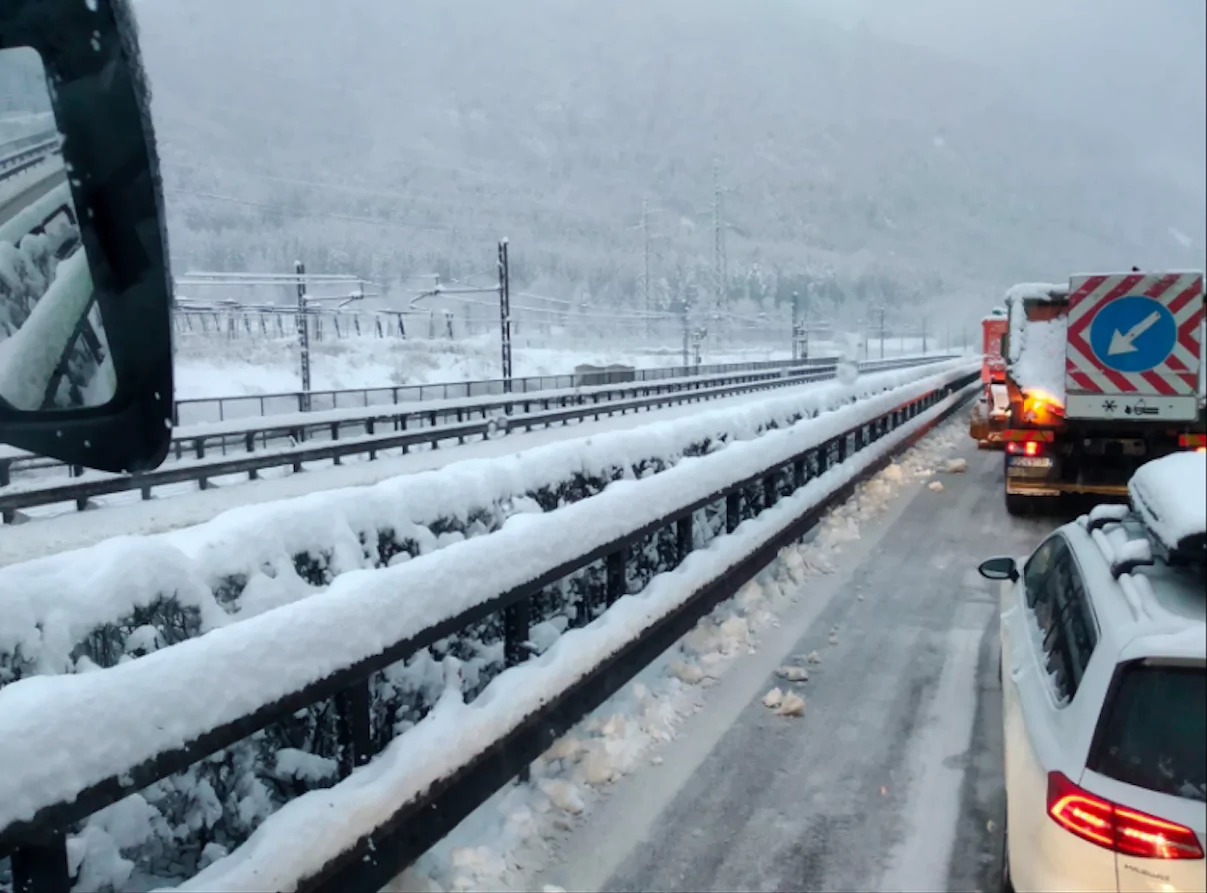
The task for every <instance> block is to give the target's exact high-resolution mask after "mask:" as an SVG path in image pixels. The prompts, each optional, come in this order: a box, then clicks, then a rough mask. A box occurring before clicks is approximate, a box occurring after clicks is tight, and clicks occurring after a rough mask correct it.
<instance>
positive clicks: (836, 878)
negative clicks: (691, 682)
mask: <svg viewBox="0 0 1207 893" xmlns="http://www.w3.org/2000/svg"><path fill="white" fill-rule="evenodd" d="M955 455H958V456H962V457H964V458H966V459H967V460H968V463H969V464H968V472H967V473H966V474H945V475H941V476H939V477H938V478H937V479H938V480H940V481H941V482H942V485H943V489H942V491H939V492H936V491H935V490H932V489H929V487H928V486H926V485H924V484H922V483H918V484H914V485H912V487H911V489H910V490H909V491H907V492H906V493H903V494H902V495H901V496H900V497H898V498H897V500H896V503H894V504H893V506H892V507H891V508H890V509H889V510H888V511H887V512H886V513H885V514H884V515H882V516H881V517H880V518H879V519H878V520H877V521H875V522H872V523H869V524H865V525H864V528H863V531H862V538H861V540H860V541H858V542H856V543H853V544H850V545H849V546H847V547H844V549H843V551H842V554H841V557H840V559H839V562H838V564H837V570H836V572H835V573H834V574H832V575H830V576H827V577H823V578H820V581H808V582H806V583H805V584H804V585H805V586H806V587H808V591H806V592H805V593H804V597H803V598H801V599H800V601H799V602H798V605H797V606H796V607H794V608H793V609H792V612H789V613H787V614H784V615H782V616H781V620H782V623H781V627H780V629H778V630H776V631H775V634H774V635H773V636H772V637H771V638H770V639H769V640H768V641H765V642H763V643H762V644H761V647H760V648H759V650H758V653H757V654H756V655H755V656H752V657H747V658H743V661H744V662H747V663H748V664H749V665H750V666H749V667H747V668H742V669H740V668H739V667H738V666H735V667H734V671H733V672H731V673H729V674H727V675H725V676H723V677H722V679H721V680H720V682H719V683H718V684H717V685H716V687H715V688H714V689H713V690H712V691H711V692H709V693H708V694H707V696H706V700H705V706H704V708H703V709H702V710H701V711H700V712H699V713H697V714H696V715H695V716H692V717H691V718H690V719H688V720H687V721H686V722H685V724H684V725H683V726H681V727H680V729H679V732H678V734H677V736H676V739H675V740H674V741H673V742H671V743H670V744H669V745H667V746H666V747H665V748H663V750H662V751H661V752H660V755H661V757H662V759H661V761H660V762H659V764H658V765H651V766H649V767H645V768H642V769H640V770H639V771H637V772H636V773H634V774H633V775H631V776H629V777H627V778H625V779H623V780H622V781H621V782H620V783H618V784H617V785H616V786H615V788H614V789H613V791H612V793H611V795H610V796H608V797H607V798H606V799H604V800H602V801H601V802H600V803H599V804H598V806H597V808H594V809H593V810H592V811H591V813H590V814H589V816H588V817H587V818H586V820H585V821H584V823H583V824H582V825H580V826H579V827H577V828H575V829H574V830H573V832H572V833H571V834H569V835H568V837H567V838H566V839H565V840H563V841H559V842H558V844H557V845H556V847H555V848H556V855H555V858H554V860H553V862H552V864H550V865H549V866H548V867H547V868H546V869H545V870H544V871H543V872H542V875H541V876H540V877H539V878H536V879H535V880H536V886H535V887H533V889H540V888H541V885H542V884H551V885H556V886H560V887H562V888H564V889H566V890H606V891H659V890H674V891H679V890H682V891H706V890H707V891H722V890H724V891H736V890H752V891H753V890H758V891H771V890H775V891H781V890H782V891H791V890H809V891H829V890H833V891H842V890H848V891H849V890H868V891H871V890H885V891H889V890H893V891H900V890H929V891H937V890H952V891H957V890H959V891H972V890H982V891H994V893H996V890H997V889H998V878H999V877H1000V874H999V873H1000V859H1001V847H1002V836H1001V834H1002V817H1003V809H1004V805H1003V804H1004V799H1003V798H1004V793H1003V790H1002V773H1001V764H1002V755H1001V746H1002V745H1001V697H1000V695H1001V689H1000V686H999V683H998V678H997V668H998V622H997V604H998V599H999V597H1000V590H999V589H998V588H997V586H996V584H989V583H987V582H986V581H984V580H982V579H981V578H980V577H979V575H978V574H977V573H976V566H977V564H978V563H979V562H980V561H981V560H982V559H983V558H985V557H988V556H991V555H998V554H1003V553H1009V554H1016V555H1021V554H1024V553H1026V552H1027V551H1029V550H1030V549H1031V548H1032V547H1034V546H1035V545H1036V544H1037V543H1038V542H1039V540H1040V539H1041V538H1042V536H1043V535H1044V534H1045V533H1046V532H1047V531H1048V530H1051V529H1052V528H1053V527H1054V526H1056V524H1057V523H1059V521H1057V520H1054V519H1031V520H1020V519H1014V518H1011V517H1010V516H1009V515H1007V514H1006V511H1005V508H1004V506H1003V500H1002V490H1001V486H1002V485H1001V467H1002V458H1001V454H1000V453H992V452H978V451H977V450H976V449H975V448H974V447H973V446H972V445H971V444H968V445H967V446H964V445H963V443H962V442H961V445H960V446H959V447H957V452H956V453H955ZM832 630H836V633H835V634H834V636H833V639H834V642H831V631H832ZM812 651H817V652H818V653H819V655H820V656H821V663H820V664H819V665H817V666H816V667H813V668H811V678H810V679H809V681H808V682H806V683H804V684H803V685H800V686H797V688H799V690H800V693H801V694H802V695H803V696H804V697H805V699H806V705H807V706H806V710H805V715H804V717H803V718H800V719H795V720H792V719H787V718H784V717H780V716H777V715H775V713H773V712H772V711H770V710H768V709H767V708H766V707H765V706H763V704H762V697H763V695H764V694H765V693H766V692H767V691H769V690H770V689H771V688H773V687H775V686H777V685H778V686H784V685H785V683H784V682H783V681H782V680H779V679H777V678H776V677H775V676H774V670H775V668H776V667H778V666H780V665H781V664H784V663H787V662H789V661H790V660H791V659H792V657H793V656H794V655H802V654H808V653H809V652H812Z"/></svg>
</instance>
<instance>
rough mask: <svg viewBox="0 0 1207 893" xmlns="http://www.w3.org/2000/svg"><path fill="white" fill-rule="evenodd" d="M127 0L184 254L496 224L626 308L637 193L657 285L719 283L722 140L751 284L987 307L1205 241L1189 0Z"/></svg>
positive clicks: (319, 262)
mask: <svg viewBox="0 0 1207 893" xmlns="http://www.w3.org/2000/svg"><path fill="white" fill-rule="evenodd" d="M1054 8H1056V9H1055V10H1054ZM137 9H138V13H139V18H140V22H141V26H142V32H143V45H144V54H145V57H146V62H147V66H148V71H149V74H150V78H151V83H152V88H153V91H154V112H155V117H156V123H157V128H158V134H159V139H160V143H161V153H162V155H163V161H164V169H165V177H166V186H167V188H168V190H169V192H168V196H167V198H168V206H169V213H170V234H171V240H172V246H171V247H172V253H173V257H174V259H175V264H176V267H177V269H178V270H183V269H184V268H186V267H192V268H207V269H226V270H244V269H253V270H261V269H262V270H269V269H271V270H282V269H286V268H288V266H289V265H291V264H292V262H293V260H294V258H295V257H298V258H303V259H305V260H306V262H307V264H308V265H309V267H310V268H311V269H314V270H321V271H324V272H333V271H335V272H344V271H348V272H355V273H357V274H360V275H364V276H368V277H373V278H375V279H378V280H379V281H383V282H387V283H390V282H395V281H396V280H398V279H399V278H400V277H403V276H406V275H410V274H417V273H426V272H430V271H433V270H439V271H441V272H443V273H445V274H447V275H454V276H463V277H468V276H471V275H473V274H478V273H483V272H488V271H490V269H491V267H492V264H493V252H494V241H495V240H496V239H497V238H499V237H501V236H506V237H508V238H509V239H510V240H511V244H512V250H513V254H514V258H515V260H514V264H515V272H516V276H517V277H518V278H519V279H520V280H521V281H522V282H523V283H524V284H525V285H526V286H528V287H530V288H532V289H536V290H540V291H541V292H542V293H545V294H554V293H556V294H561V295H563V296H570V295H577V294H581V293H583V292H588V293H590V294H591V295H593V296H594V297H595V299H596V300H606V301H611V302H612V303H614V304H615V305H617V306H635V305H636V302H638V301H639V300H640V294H641V276H642V269H643V252H642V248H643V241H642V233H641V230H640V228H639V223H640V215H641V206H642V200H643V199H648V202H649V206H650V208H651V209H653V210H652V212H651V214H650V230H651V232H652V233H653V235H655V236H656V238H655V239H654V240H653V243H652V244H653V247H654V263H653V265H654V274H655V277H656V279H657V280H658V283H657V288H656V295H655V300H656V301H657V302H659V303H661V304H664V305H666V304H669V303H670V302H672V301H673V300H675V299H676V298H677V297H679V296H681V295H682V294H684V293H685V292H687V293H693V292H694V293H695V294H696V297H697V299H698V300H703V299H705V298H706V297H707V295H708V294H709V293H710V291H711V288H712V286H711V285H710V284H709V283H710V282H711V276H712V269H713V244H714V234H713V217H712V204H713V166H714V162H716V163H717V164H718V165H719V170H720V180H721V183H722V186H723V188H724V215H723V216H724V219H725V221H726V239H725V243H726V252H727V257H728V270H729V280H730V281H729V291H730V293H731V295H734V296H735V299H736V296H744V295H746V294H747V291H746V290H747V288H748V287H750V288H751V289H752V292H751V294H752V296H753V297H754V298H755V299H758V300H763V301H765V302H773V301H774V299H775V297H776V296H777V295H778V296H779V298H781V299H782V298H784V297H786V295H787V294H790V291H791V289H792V288H798V287H803V288H806V289H808V290H809V293H810V294H811V296H812V298H813V299H814V300H815V301H816V302H817V303H818V304H821V305H828V307H827V306H822V307H821V308H820V309H821V310H823V311H826V310H827V309H836V310H837V311H839V312H841V311H842V310H843V308H844V307H845V308H850V307H851V306H852V305H856V304H859V305H863V306H867V305H868V304H870V303H873V302H880V301H882V300H887V301H888V302H889V303H890V304H904V303H906V302H922V303H926V304H928V305H930V306H931V308H932V309H941V308H944V307H948V306H950V307H957V306H958V307H962V308H964V307H968V306H969V304H970V302H971V303H972V304H974V305H975V307H974V309H973V311H972V312H974V313H975V314H976V315H980V314H981V313H982V312H983V311H984V309H985V307H986V306H987V305H988V303H989V302H992V301H993V299H994V297H995V295H996V294H997V293H999V292H1000V290H1001V289H1002V288H1004V287H1005V286H1007V285H1009V284H1010V283H1011V282H1015V281H1020V280H1026V279H1034V278H1044V279H1048V278H1063V277H1065V276H1067V275H1068V274H1069V273H1070V272H1074V271H1078V270H1084V269H1089V268H1119V267H1126V266H1130V265H1131V264H1133V263H1138V264H1141V265H1143V266H1148V267H1155V266H1161V265H1175V266H1198V265H1201V264H1202V262H1203V260H1202V259H1203V256H1204V251H1203V245H1204V243H1205V241H1207V232H1205V224H1204V172H1203V167H1204V143H1203V139H1204V138H1203V133H1204V129H1205V124H1204V95H1203V90H1204V88H1203V68H1204V61H1203V60H1204V49H1203V46H1204V26H1203V4H1202V3H1201V2H1198V0H1193V2H1192V0H1131V2H1124V0H1094V2H1089V0H1056V2H1049V3H1046V4H1042V3H1040V2H1038V0H1016V2H1012V3H1010V4H986V3H971V2H967V0H917V2H913V0H911V2H908V3H905V2H899V0H609V2H605V3H584V2H580V0H513V2H510V3H498V2H487V0H455V2H449V0H407V2H401V0H344V2H342V3H340V4H332V3H329V2H320V0H253V2H246V0H205V2H197V0H141V2H140V3H139V4H138V5H137ZM972 9H975V11H976V12H975V15H973V14H972V13H970V12H969V10H972ZM752 269H753V270H754V271H755V272H754V273H753V274H752V273H751V271H752ZM750 283H753V284H752V285H751V284H750ZM810 283H812V285H813V287H812V288H811V289H809V286H810Z"/></svg>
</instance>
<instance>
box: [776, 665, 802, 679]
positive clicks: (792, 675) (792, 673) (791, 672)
mask: <svg viewBox="0 0 1207 893" xmlns="http://www.w3.org/2000/svg"><path fill="white" fill-rule="evenodd" d="M775 675H776V676H779V677H780V678H781V679H786V680H788V681H789V682H807V681H808V679H809V671H808V670H806V669H805V668H804V667H780V668H779V669H778V670H776V671H775Z"/></svg>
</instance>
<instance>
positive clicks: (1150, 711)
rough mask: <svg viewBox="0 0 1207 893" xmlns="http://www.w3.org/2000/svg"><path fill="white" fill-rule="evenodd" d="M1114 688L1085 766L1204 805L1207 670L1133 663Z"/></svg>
mask: <svg viewBox="0 0 1207 893" xmlns="http://www.w3.org/2000/svg"><path fill="white" fill-rule="evenodd" d="M1120 672H1121V673H1122V674H1123V675H1122V676H1121V678H1120V679H1119V683H1118V685H1117V686H1114V687H1113V691H1114V698H1113V700H1112V701H1111V703H1109V704H1107V705H1106V709H1105V711H1104V713H1103V717H1102V720H1101V722H1100V724H1099V727H1098V735H1097V741H1096V742H1095V745H1094V748H1093V752H1092V754H1091V759H1090V766H1089V768H1090V769H1092V770H1093V771H1095V772H1099V773H1101V774H1103V775H1106V776H1109V777H1111V778H1114V779H1116V780H1117V781H1122V782H1125V783H1127V784H1134V785H1136V786H1138V787H1142V788H1147V789H1148V790H1150V791H1157V792H1159V793H1162V794H1172V795H1173V796H1175V797H1185V798H1187V799H1189V800H1203V801H1207V668H1204V667H1202V666H1199V667H1183V666H1162V665H1158V664H1145V663H1139V662H1138V663H1133V664H1129V665H1127V666H1126V667H1124V668H1122V669H1121V670H1120Z"/></svg>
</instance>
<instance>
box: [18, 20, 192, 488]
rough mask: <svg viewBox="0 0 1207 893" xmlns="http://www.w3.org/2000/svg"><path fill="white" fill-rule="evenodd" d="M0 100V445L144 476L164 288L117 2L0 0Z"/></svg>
mask: <svg viewBox="0 0 1207 893" xmlns="http://www.w3.org/2000/svg"><path fill="white" fill-rule="evenodd" d="M0 97H3V100H2V101H0V443H5V444H9V445H11V446H15V447H18V448H20V449H23V450H29V451H30V452H34V453H40V454H42V455H45V456H50V457H52V458H55V459H58V460H60V461H62V462H67V463H70V464H73V465H81V466H85V467H88V468H95V469H100V470H103V471H142V470H146V469H149V468H154V467H155V466H157V465H159V463H160V462H162V461H163V458H164V456H165V455H166V454H167V450H168V447H169V444H170V440H171V433H172V432H171V426H172V415H173V389H172V334H171V302H172V290H171V276H170V273H169V270H168V264H167V238H166V236H165V231H164V222H163V221H164V216H163V200H162V196H161V192H160V182H159V166H158V159H157V158H156V155H155V138H154V133H153V131H152V128H151V120H150V107H149V101H150V97H149V95H148V91H147V88H146V82H145V79H144V76H143V71H142V64H141V61H140V59H139V53H138V38H137V33H136V28H135V24H134V19H133V14H132V12H131V10H130V8H129V5H128V0H88V2H84V0H5V2H4V3H3V4H0Z"/></svg>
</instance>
